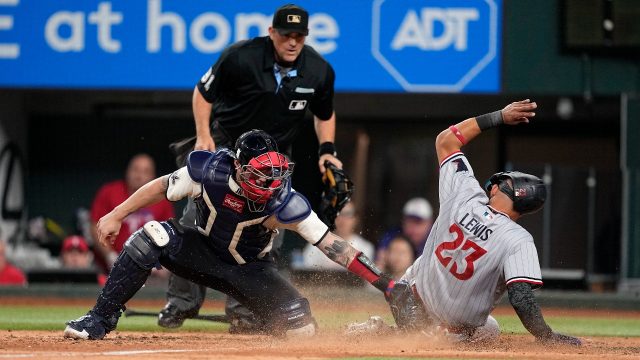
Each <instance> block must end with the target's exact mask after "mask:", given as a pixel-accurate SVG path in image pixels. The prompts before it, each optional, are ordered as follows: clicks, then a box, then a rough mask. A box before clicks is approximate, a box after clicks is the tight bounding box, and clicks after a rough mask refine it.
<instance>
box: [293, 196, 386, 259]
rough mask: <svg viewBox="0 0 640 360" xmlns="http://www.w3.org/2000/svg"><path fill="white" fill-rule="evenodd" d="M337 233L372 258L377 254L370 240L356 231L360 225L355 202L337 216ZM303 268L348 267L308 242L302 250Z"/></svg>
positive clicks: (348, 204)
mask: <svg viewBox="0 0 640 360" xmlns="http://www.w3.org/2000/svg"><path fill="white" fill-rule="evenodd" d="M335 224H336V229H335V233H336V234H337V235H338V236H340V237H341V238H343V239H345V240H347V241H348V242H349V244H351V246H353V247H354V248H356V249H358V250H360V251H362V253H363V254H365V255H366V256H367V257H369V258H370V259H371V258H373V255H374V254H375V247H374V246H373V244H372V243H371V242H370V241H369V240H366V239H365V238H363V237H362V236H360V235H359V234H357V233H356V232H355V229H356V227H357V226H358V216H357V214H356V208H355V206H354V205H353V203H351V202H349V203H347V204H346V205H345V206H344V208H343V209H342V211H340V213H339V214H338V216H337V217H336V222H335ZM302 257H303V265H302V269H307V270H338V271H342V270H345V271H346V269H345V268H344V267H342V266H340V265H338V264H336V263H334V262H333V261H332V260H331V259H329V258H328V257H327V256H326V255H325V254H324V253H323V252H322V251H320V249H318V248H317V247H316V246H313V245H311V244H307V245H306V246H305V247H304V250H303V251H302Z"/></svg>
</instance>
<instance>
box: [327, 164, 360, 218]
mask: <svg viewBox="0 0 640 360" xmlns="http://www.w3.org/2000/svg"><path fill="white" fill-rule="evenodd" d="M324 167H325V169H326V171H325V172H324V175H323V176H322V182H323V183H324V190H323V191H322V200H321V201H320V214H319V215H320V219H321V220H322V221H323V222H324V223H325V224H327V226H329V228H330V229H331V230H333V229H334V228H335V220H336V216H338V213H339V212H340V210H342V208H343V207H344V206H345V205H346V204H347V202H349V199H351V194H353V190H354V187H353V183H352V182H351V180H349V177H348V176H347V174H345V172H344V170H342V169H339V168H338V167H337V166H335V165H333V164H332V163H331V162H330V161H328V160H327V161H325V162H324Z"/></svg>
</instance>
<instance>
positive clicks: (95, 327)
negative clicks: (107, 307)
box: [64, 310, 121, 340]
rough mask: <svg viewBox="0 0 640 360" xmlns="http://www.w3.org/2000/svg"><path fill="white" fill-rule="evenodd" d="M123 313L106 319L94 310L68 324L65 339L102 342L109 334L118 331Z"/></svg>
mask: <svg viewBox="0 0 640 360" xmlns="http://www.w3.org/2000/svg"><path fill="white" fill-rule="evenodd" d="M120 314H121V312H120V311H118V312H117V313H116V314H114V315H113V316H111V317H109V318H107V319H105V318H103V317H102V316H100V315H97V314H96V313H94V312H93V310H91V311H89V312H88V313H87V314H86V315H83V316H81V317H79V318H78V319H76V320H71V321H69V322H67V327H66V328H65V329H64V337H65V338H71V339H77V340H101V339H102V338H104V337H105V335H107V334H108V333H110V332H111V331H113V330H115V329H116V326H117V325H118V318H120Z"/></svg>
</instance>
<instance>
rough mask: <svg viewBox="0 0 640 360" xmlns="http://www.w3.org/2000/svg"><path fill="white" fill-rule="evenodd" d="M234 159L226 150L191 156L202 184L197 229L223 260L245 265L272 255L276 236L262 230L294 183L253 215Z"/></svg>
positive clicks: (191, 169) (192, 170)
mask: <svg viewBox="0 0 640 360" xmlns="http://www.w3.org/2000/svg"><path fill="white" fill-rule="evenodd" d="M233 161H234V158H233V156H232V155H231V152H230V151H228V150H226V149H221V150H218V151H217V152H215V153H210V152H200V151H196V152H193V153H191V154H190V155H189V160H188V162H187V167H188V168H189V174H190V175H191V177H192V178H193V179H194V180H196V181H198V182H200V183H201V184H202V195H201V196H200V197H198V198H196V199H194V203H195V205H196V209H197V211H196V226H197V228H198V231H199V232H200V233H201V234H202V235H203V236H206V237H207V238H208V239H207V240H208V241H207V243H208V244H209V245H210V246H212V247H213V248H214V249H215V250H216V253H218V255H219V256H220V258H221V259H222V260H224V261H227V262H229V263H231V264H234V263H238V264H244V263H246V262H251V261H254V260H256V259H259V258H262V257H263V256H265V255H266V254H267V253H268V250H269V248H270V243H271V240H272V235H274V232H273V231H271V230H269V229H267V228H266V227H264V226H262V223H263V222H264V220H265V219H266V218H267V217H269V216H270V215H272V214H273V213H274V212H275V211H276V210H277V209H278V208H279V207H280V206H279V205H280V204H282V203H283V202H284V201H286V199H287V198H288V193H289V192H290V183H287V184H286V186H284V187H283V190H282V191H281V192H280V193H279V194H278V195H277V196H274V197H273V198H272V201H270V202H269V204H267V206H266V207H265V210H263V211H260V212H252V211H250V210H249V207H248V205H247V202H246V199H245V197H244V196H243V195H242V191H241V189H240V187H239V186H238V184H237V183H236V182H235V180H234V179H233V174H234V173H235V167H234V163H233Z"/></svg>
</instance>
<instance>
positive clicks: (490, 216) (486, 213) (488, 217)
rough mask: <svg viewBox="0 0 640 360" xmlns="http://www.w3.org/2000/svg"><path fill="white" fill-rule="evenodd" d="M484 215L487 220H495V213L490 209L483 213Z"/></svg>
mask: <svg viewBox="0 0 640 360" xmlns="http://www.w3.org/2000/svg"><path fill="white" fill-rule="evenodd" d="M482 216H483V217H484V218H485V219H487V220H493V214H491V213H490V212H488V211H485V212H484V214H482Z"/></svg>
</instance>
